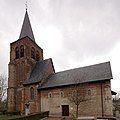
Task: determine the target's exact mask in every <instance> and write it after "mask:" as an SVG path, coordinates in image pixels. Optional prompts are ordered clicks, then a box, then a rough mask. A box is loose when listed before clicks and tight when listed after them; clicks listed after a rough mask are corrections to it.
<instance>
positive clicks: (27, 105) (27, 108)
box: [25, 104, 30, 115]
mask: <svg viewBox="0 0 120 120" xmlns="http://www.w3.org/2000/svg"><path fill="white" fill-rule="evenodd" d="M29 110H30V108H29V104H26V110H25V115H28V114H29Z"/></svg>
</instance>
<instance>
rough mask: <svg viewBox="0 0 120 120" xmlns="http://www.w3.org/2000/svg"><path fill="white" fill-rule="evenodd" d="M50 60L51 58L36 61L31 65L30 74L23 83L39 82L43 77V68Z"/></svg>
mask: <svg viewBox="0 0 120 120" xmlns="http://www.w3.org/2000/svg"><path fill="white" fill-rule="evenodd" d="M50 62H51V59H46V60H42V61H38V62H37V63H36V64H35V66H34V67H33V69H32V71H31V73H30V76H29V78H28V79H27V80H25V81H24V83H23V84H24V85H27V84H32V83H37V82H40V81H41V80H42V79H43V74H44V70H45V69H46V67H47V65H48V64H49V63H50Z"/></svg>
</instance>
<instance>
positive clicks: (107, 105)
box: [41, 80, 113, 116]
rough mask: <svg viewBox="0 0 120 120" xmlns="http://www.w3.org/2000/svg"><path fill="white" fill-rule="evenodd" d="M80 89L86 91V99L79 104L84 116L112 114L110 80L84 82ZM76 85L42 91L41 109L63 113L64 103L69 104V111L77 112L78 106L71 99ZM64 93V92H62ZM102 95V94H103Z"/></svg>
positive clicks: (52, 112)
mask: <svg viewBox="0 0 120 120" xmlns="http://www.w3.org/2000/svg"><path fill="white" fill-rule="evenodd" d="M79 87H80V91H84V92H85V97H86V101H84V102H82V103H81V104H80V106H79V115H82V116H112V115H113V113H112V97H111V87H110V81H109V80H108V81H104V82H93V83H84V84H81V85H80V86H79ZM74 90H75V87H74V86H69V87H61V88H54V89H48V90H42V91H41V111H46V110H48V111H50V114H56V115H62V105H69V113H70V115H71V114H75V111H76V106H75V105H74V103H71V102H70V101H69V97H70V94H71V93H72V92H73V91H74ZM61 93H62V94H61ZM101 95H102V96H101Z"/></svg>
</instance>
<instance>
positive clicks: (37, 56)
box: [36, 51, 40, 61]
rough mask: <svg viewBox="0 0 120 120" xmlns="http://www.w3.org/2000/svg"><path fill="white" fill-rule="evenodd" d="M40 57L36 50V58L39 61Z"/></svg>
mask: <svg viewBox="0 0 120 120" xmlns="http://www.w3.org/2000/svg"><path fill="white" fill-rule="evenodd" d="M39 59H40V57H39V52H38V51H37V52H36V60H37V61H39Z"/></svg>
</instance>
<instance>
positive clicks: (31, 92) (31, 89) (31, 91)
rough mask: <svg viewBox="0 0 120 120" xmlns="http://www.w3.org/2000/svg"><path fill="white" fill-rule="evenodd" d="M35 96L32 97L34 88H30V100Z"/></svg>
mask: <svg viewBox="0 0 120 120" xmlns="http://www.w3.org/2000/svg"><path fill="white" fill-rule="evenodd" d="M34 97H35V95H34V88H33V87H31V88H30V99H34Z"/></svg>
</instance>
